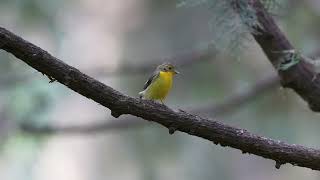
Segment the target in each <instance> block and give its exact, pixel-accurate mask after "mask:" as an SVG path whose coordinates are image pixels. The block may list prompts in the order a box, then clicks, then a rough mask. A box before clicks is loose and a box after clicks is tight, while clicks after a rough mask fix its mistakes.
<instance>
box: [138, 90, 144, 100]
mask: <svg viewBox="0 0 320 180" xmlns="http://www.w3.org/2000/svg"><path fill="white" fill-rule="evenodd" d="M144 94H145V91H141V92H139V98H140V99H142V98H143V97H144Z"/></svg>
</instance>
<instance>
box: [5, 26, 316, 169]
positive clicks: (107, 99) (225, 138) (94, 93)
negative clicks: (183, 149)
mask: <svg viewBox="0 0 320 180" xmlns="http://www.w3.org/2000/svg"><path fill="white" fill-rule="evenodd" d="M0 48H1V49H3V50H5V51H7V52H10V53H12V54H13V55H15V56H16V57H17V58H19V59H21V60H22V61H24V62H25V63H27V64H28V65H30V66H31V67H33V68H34V69H37V70H38V71H39V72H41V73H43V74H46V75H47V76H48V77H50V79H52V78H54V79H55V80H57V81H59V82H60V83H62V84H64V85H65V86H67V87H69V88H70V89H72V90H74V91H75V92H78V93H79V94H81V95H83V96H85V97H87V98H90V99H92V100H94V101H96V102H97V103H100V104H101V105H103V106H105V107H107V108H109V109H110V110H111V114H112V115H113V116H114V117H119V116H120V115H122V114H131V115H134V116H137V117H141V118H143V119H146V120H149V121H153V122H157V123H159V124H161V125H163V126H165V127H167V128H168V129H169V132H170V133H171V134H172V133H174V132H175V131H181V132H185V133H188V134H190V135H194V136H198V137H201V138H204V139H207V140H209V141H212V142H214V143H215V144H221V145H222V146H230V147H233V148H237V149H240V150H241V151H242V152H243V153H251V154H255V155H258V156H261V157H264V158H268V159H273V160H275V161H276V162H277V163H276V165H277V166H276V167H280V165H281V164H284V163H291V164H293V165H297V166H302V167H308V168H311V169H315V170H320V151H319V150H316V149H312V148H306V147H303V146H300V145H290V144H287V143H285V142H281V141H276V140H272V139H269V138H266V137H262V136H258V135H255V134H252V133H250V132H248V131H246V130H244V129H240V128H235V127H231V126H228V125H225V124H223V123H221V122H218V121H212V120H211V119H206V118H202V117H200V116H197V115H194V114H189V113H187V112H184V111H182V110H179V111H174V110H172V109H170V108H168V107H167V106H165V105H161V104H159V103H155V102H152V101H148V100H140V99H139V98H132V97H129V96H127V95H124V94H122V93H120V92H118V91H116V90H114V89H113V88H111V87H109V86H106V85H104V84H103V83H101V82H99V81H97V80H95V79H93V78H91V77H89V76H87V75H85V74H83V73H81V72H80V71H79V70H78V69H76V68H74V67H71V66H69V65H67V64H65V63H63V62H62V61H61V60H59V59H57V58H55V57H53V56H52V55H50V54H49V53H48V52H46V51H44V50H42V49H41V48H39V47H37V46H35V45H33V44H31V43H30V42H27V41H25V40H23V39H22V38H20V37H18V36H16V35H15V34H13V33H11V32H9V31H8V30H6V29H4V28H0Z"/></svg>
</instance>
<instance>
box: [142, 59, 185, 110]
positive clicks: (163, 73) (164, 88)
mask: <svg viewBox="0 0 320 180" xmlns="http://www.w3.org/2000/svg"><path fill="white" fill-rule="evenodd" d="M176 74H179V72H178V71H177V70H176V68H175V67H174V66H173V65H172V64H171V63H168V62H165V63H163V64H161V65H159V66H157V68H156V69H155V71H154V72H153V74H152V75H151V76H150V77H149V79H148V80H147V82H146V83H145V84H144V87H143V91H141V92H139V97H140V98H141V99H149V100H160V101H161V103H162V104H164V103H163V101H164V100H165V98H166V97H167V95H168V93H169V91H170V90H171V88H172V82H173V76H174V75H176Z"/></svg>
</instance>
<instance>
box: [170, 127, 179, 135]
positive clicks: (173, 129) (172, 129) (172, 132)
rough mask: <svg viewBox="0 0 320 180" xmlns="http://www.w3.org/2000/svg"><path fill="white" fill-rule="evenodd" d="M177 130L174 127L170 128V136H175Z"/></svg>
mask: <svg viewBox="0 0 320 180" xmlns="http://www.w3.org/2000/svg"><path fill="white" fill-rule="evenodd" d="M176 130H177V129H176V128H174V127H169V134H171V135H172V134H174V132H176Z"/></svg>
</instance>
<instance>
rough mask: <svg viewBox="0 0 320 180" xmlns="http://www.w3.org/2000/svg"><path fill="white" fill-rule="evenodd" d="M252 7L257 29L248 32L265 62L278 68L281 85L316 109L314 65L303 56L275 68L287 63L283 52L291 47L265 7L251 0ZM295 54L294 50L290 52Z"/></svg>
mask: <svg viewBox="0 0 320 180" xmlns="http://www.w3.org/2000/svg"><path fill="white" fill-rule="evenodd" d="M251 2H252V7H253V8H254V9H255V11H256V16H257V19H258V23H259V26H258V27H254V28H255V29H256V31H257V32H254V33H252V35H253V37H254V38H255V40H256V41H257V43H258V44H259V45H260V47H261V48H262V50H263V51H264V53H265V54H266V56H267V57H268V59H269V61H270V62H271V63H272V65H273V66H274V67H275V68H276V70H278V74H279V76H280V81H281V84H282V86H283V87H285V88H291V89H293V90H294V91H295V92H296V93H297V94H299V95H300V97H302V98H303V99H304V100H305V101H306V102H307V103H308V105H309V107H310V109H311V110H312V111H315V112H320V78H319V76H317V72H315V70H314V68H313V67H312V65H311V64H310V63H308V62H307V61H306V60H305V59H304V58H303V57H301V56H300V57H299V60H300V61H299V63H297V64H296V65H293V66H292V67H290V68H289V69H287V70H281V69H279V68H278V67H279V65H282V64H283V63H286V61H289V62H290V59H288V58H287V54H286V53H278V52H286V51H288V50H294V47H293V46H292V45H291V43H290V42H289V40H288V39H287V37H286V36H285V35H284V34H283V32H282V31H281V30H280V29H279V27H278V26H277V24H276V23H275V20H274V19H273V17H272V16H271V15H270V14H269V13H268V12H267V11H266V10H265V8H264V7H263V5H262V4H261V2H260V0H253V1H251ZM294 53H295V54H296V51H294Z"/></svg>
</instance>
